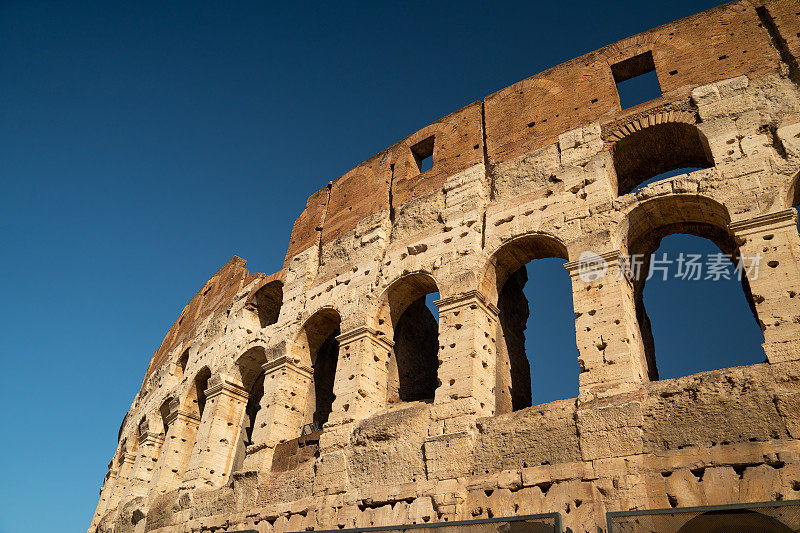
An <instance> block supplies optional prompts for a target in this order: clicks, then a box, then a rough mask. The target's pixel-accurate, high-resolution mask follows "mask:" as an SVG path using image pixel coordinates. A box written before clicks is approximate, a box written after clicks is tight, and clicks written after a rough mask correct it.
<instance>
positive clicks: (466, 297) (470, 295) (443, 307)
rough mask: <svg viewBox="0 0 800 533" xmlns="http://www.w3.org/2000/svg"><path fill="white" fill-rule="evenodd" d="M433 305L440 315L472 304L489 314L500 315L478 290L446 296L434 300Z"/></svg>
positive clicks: (494, 306) (495, 307)
mask: <svg viewBox="0 0 800 533" xmlns="http://www.w3.org/2000/svg"><path fill="white" fill-rule="evenodd" d="M433 303H434V304H436V307H438V308H439V312H441V313H446V312H448V311H453V310H455V309H458V308H460V307H466V306H468V305H473V304H477V305H479V306H481V307H483V308H484V310H487V311H489V312H491V313H492V314H493V315H495V316H497V315H498V314H499V313H500V310H499V309H498V308H497V306H496V305H494V304H493V303H492V302H490V301H489V299H488V298H487V297H486V295H485V294H483V293H482V292H481V291H478V290H471V291H467V292H462V293H461V294H456V295H454V296H448V297H447V298H442V299H440V300H436V301H435V302H433Z"/></svg>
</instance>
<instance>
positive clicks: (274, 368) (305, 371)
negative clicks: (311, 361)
mask: <svg viewBox="0 0 800 533" xmlns="http://www.w3.org/2000/svg"><path fill="white" fill-rule="evenodd" d="M261 368H262V370H264V374H265V375H269V374H272V373H273V372H279V371H281V370H289V371H292V372H295V373H297V374H300V375H302V376H305V377H307V378H310V377H311V376H313V375H314V370H313V369H312V368H311V367H308V366H305V365H301V364H299V363H298V362H297V361H296V360H295V359H294V358H292V357H289V356H288V355H282V356H281V357H278V358H277V359H273V360H272V361H269V362H267V363H264V364H263V365H261Z"/></svg>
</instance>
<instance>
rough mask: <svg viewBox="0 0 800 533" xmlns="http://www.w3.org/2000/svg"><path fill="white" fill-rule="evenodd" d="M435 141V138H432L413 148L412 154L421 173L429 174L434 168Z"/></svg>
mask: <svg viewBox="0 0 800 533" xmlns="http://www.w3.org/2000/svg"><path fill="white" fill-rule="evenodd" d="M435 140H436V139H435V137H434V136H430V137H428V138H427V139H423V140H422V141H420V142H418V143H417V144H415V145H414V146H412V147H411V154H412V155H413V156H414V161H415V162H416V164H417V169H418V170H419V172H420V173H422V172H427V171H428V170H430V169H431V168H433V147H434V143H435Z"/></svg>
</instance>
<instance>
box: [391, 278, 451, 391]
mask: <svg viewBox="0 0 800 533" xmlns="http://www.w3.org/2000/svg"><path fill="white" fill-rule="evenodd" d="M434 294H438V288H437V287H436V283H435V282H434V281H433V279H431V278H430V277H428V276H426V275H422V274H418V275H412V276H409V277H407V278H404V279H402V280H400V281H399V282H397V283H396V284H395V285H394V286H393V287H392V288H391V289H390V291H389V295H388V298H389V302H388V305H389V312H390V315H391V320H392V325H393V330H394V331H393V341H394V349H393V353H392V357H391V360H390V361H389V383H388V395H387V396H388V401H389V402H398V401H402V402H413V401H430V400H432V399H433V398H434V396H435V393H436V387H438V385H439V380H438V370H439V357H438V353H439V322H438V319H437V316H438V311H436V310H435V309H432V307H435V306H429V305H428V304H427V303H426V297H427V299H429V300H430V299H431V297H430V295H434Z"/></svg>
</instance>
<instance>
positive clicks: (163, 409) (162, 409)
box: [158, 398, 172, 435]
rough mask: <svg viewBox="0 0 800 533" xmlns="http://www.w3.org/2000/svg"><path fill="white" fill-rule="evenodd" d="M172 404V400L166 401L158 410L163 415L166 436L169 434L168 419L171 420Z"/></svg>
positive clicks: (162, 420)
mask: <svg viewBox="0 0 800 533" xmlns="http://www.w3.org/2000/svg"><path fill="white" fill-rule="evenodd" d="M170 402H172V398H167V399H166V400H164V403H162V404H161V407H159V408H158V412H159V414H160V415H161V422H162V424H163V425H164V435H166V434H167V433H168V432H169V422H168V420H167V419H168V418H169V412H170V408H169V404H170Z"/></svg>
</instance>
